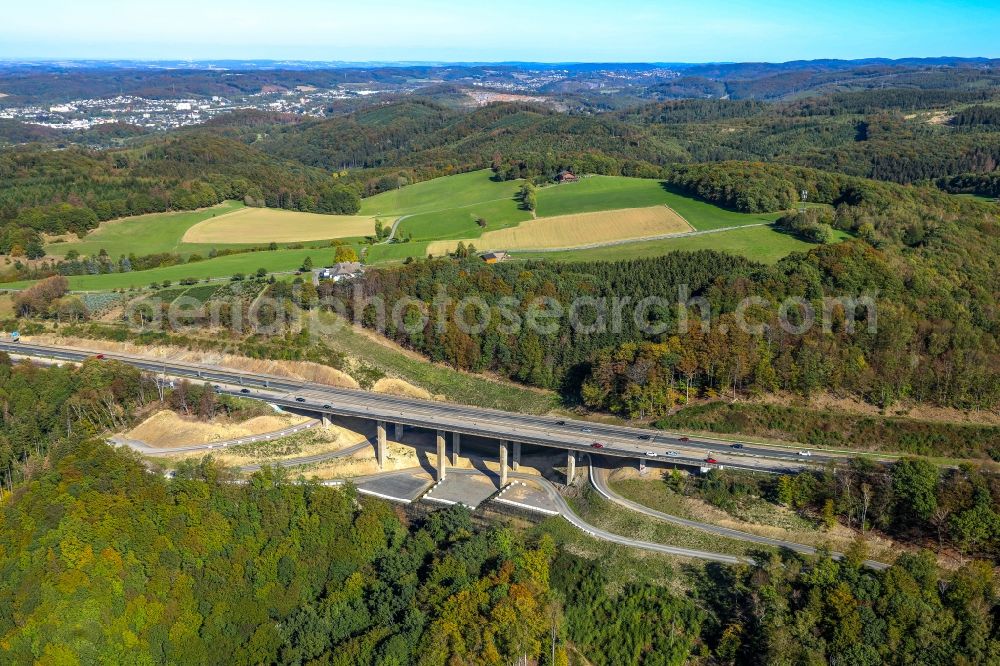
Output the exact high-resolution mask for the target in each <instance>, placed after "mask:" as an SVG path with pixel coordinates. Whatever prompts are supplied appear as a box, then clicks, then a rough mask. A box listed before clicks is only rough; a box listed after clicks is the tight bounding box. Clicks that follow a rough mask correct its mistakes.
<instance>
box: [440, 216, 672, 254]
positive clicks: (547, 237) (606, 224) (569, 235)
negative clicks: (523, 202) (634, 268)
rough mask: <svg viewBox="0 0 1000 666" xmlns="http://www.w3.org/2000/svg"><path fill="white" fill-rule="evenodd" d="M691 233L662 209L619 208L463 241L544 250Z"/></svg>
mask: <svg viewBox="0 0 1000 666" xmlns="http://www.w3.org/2000/svg"><path fill="white" fill-rule="evenodd" d="M689 231H692V228H691V225H690V224H688V223H687V222H686V221H685V220H684V218H682V217H681V216H680V215H678V214H677V213H675V212H674V211H673V210H671V209H670V208H667V207H666V206H650V207H648V208H621V209H618V210H606V211H598V212H594V213H578V214H575V215H557V216H555V217H540V218H537V219H534V220H528V221H527V222H522V223H521V224H519V225H518V226H516V227H510V228H508V229H497V230H496V231H487V232H486V233H484V234H483V235H482V236H481V237H479V238H474V239H471V240H466V241H464V242H465V243H466V244H468V243H472V244H474V245H475V246H476V248H478V249H480V250H545V249H552V248H573V247H581V246H586V245H598V244H601V243H611V242H614V241H621V240H633V239H639V238H650V237H655V236H664V235H667V234H682V233H687V232H689ZM458 243H459V241H457V240H453V241H435V242H433V243H431V244H430V245H429V246H428V247H427V252H428V253H429V254H433V255H441V254H444V253H446V252H451V251H453V250H454V249H455V247H456V246H457V245H458Z"/></svg>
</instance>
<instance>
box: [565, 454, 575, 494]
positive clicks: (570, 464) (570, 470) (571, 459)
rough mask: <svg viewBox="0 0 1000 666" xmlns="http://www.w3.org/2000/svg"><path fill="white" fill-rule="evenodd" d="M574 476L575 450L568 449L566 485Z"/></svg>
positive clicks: (571, 481) (569, 483)
mask: <svg viewBox="0 0 1000 666" xmlns="http://www.w3.org/2000/svg"><path fill="white" fill-rule="evenodd" d="M575 476H576V451H574V450H572V449H570V450H569V451H568V452H567V456H566V485H567V486H568V485H571V484H572V483H573V478H574V477H575Z"/></svg>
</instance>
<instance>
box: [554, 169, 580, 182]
mask: <svg viewBox="0 0 1000 666" xmlns="http://www.w3.org/2000/svg"><path fill="white" fill-rule="evenodd" d="M578 180H580V179H579V178H577V177H576V174H575V173H573V172H572V171H560V172H559V174H558V175H556V182H557V183H575V182H576V181H578Z"/></svg>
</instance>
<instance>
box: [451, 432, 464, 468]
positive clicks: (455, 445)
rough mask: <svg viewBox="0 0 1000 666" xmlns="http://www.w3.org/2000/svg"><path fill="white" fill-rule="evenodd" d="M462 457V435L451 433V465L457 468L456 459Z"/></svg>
mask: <svg viewBox="0 0 1000 666" xmlns="http://www.w3.org/2000/svg"><path fill="white" fill-rule="evenodd" d="M460 455H462V433H460V432H453V433H451V464H452V467H458V457H459V456H460Z"/></svg>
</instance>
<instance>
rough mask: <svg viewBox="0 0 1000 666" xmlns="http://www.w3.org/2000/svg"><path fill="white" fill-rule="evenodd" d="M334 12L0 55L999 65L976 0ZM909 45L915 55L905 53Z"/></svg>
mask: <svg viewBox="0 0 1000 666" xmlns="http://www.w3.org/2000/svg"><path fill="white" fill-rule="evenodd" d="M338 5H341V3H334V4H332V5H331V3H323V2H319V1H318V0H300V1H299V2H296V3H291V4H286V5H282V6H276V5H274V4H273V3H269V2H264V1H263V0H250V2H248V3H237V2H236V0H221V1H220V2H217V3H212V5H211V6H207V7H206V6H204V5H203V4H202V3H197V2H195V1H194V0H177V2H175V3H173V4H172V5H171V6H170V7H169V8H159V7H154V8H152V9H150V8H148V7H143V8H141V10H139V9H136V8H134V7H133V6H131V5H128V4H127V3H123V2H120V1H119V0H99V1H97V2H91V3H87V4H83V3H70V2H67V1H66V0H42V2H41V5H39V4H38V3H35V4H32V5H30V6H24V5H18V6H15V7H12V8H10V9H8V10H7V12H6V16H5V21H4V23H3V25H2V26H0V59H4V60H9V59H14V60H27V61H35V60H137V61H138V60H147V61H159V60H192V61H200V60H294V61H303V62H355V63H357V62H411V63H412V62H421V63H429V62H439V63H471V62H478V63H504V62H530V63H559V64H562V63H685V64H687V63H698V64H701V63H735V62H740V63H742V62H767V63H778V62H792V61H798V60H814V59H831V60H857V59H867V58H879V57H884V58H888V59H899V58H915V57H940V56H932V55H927V54H932V53H951V54H954V56H950V57H983V58H992V57H997V56H1000V50H998V47H997V45H996V40H995V37H994V35H995V32H996V27H997V26H1000V6H996V5H995V4H994V3H990V2H983V1H981V0H961V1H960V2H952V3H949V4H948V5H947V6H942V5H941V4H940V3H932V2H903V1H901V0H890V1H888V2H881V3H878V6H877V7H873V6H871V4H870V3H863V2H861V1H860V0H848V1H846V2H843V3H838V6H836V7H827V6H821V7H809V8H806V9H805V10H803V8H802V7H801V6H800V5H799V4H797V3H793V2H791V0H767V1H766V2H762V3H745V2H735V3H734V2H726V1H724V0H706V1H705V2H703V3H700V4H699V5H698V6H697V7H691V6H688V5H686V4H685V3H678V2H655V1H654V0H624V1H623V2H622V3H620V4H619V5H618V6H617V7H616V8H615V11H614V12H608V11H607V8H606V7H604V6H603V5H601V4H600V3H596V2H593V1H592V0H579V1H578V2H573V3H570V2H565V1H563V2H556V3H551V4H549V5H546V6H545V7H541V8H539V7H535V6H533V5H532V4H531V3H528V2H526V1H525V0H511V1H510V2H508V3H507V4H505V5H504V6H502V7H500V6H486V7H469V6H465V5H460V4H458V3H456V2H453V1H452V0H431V1H430V2H428V3H423V4H422V5H421V6H419V7H413V6H411V5H409V4H407V3H403V2H401V1H400V0H386V2H385V3H383V6H382V8H381V10H380V11H379V12H377V14H373V13H372V12H368V11H366V10H365V9H364V8H361V7H355V6H342V5H341V6H338ZM52 16H58V17H60V18H59V21H57V22H53V21H52V20H51V17H52ZM192 19H193V20H192ZM915 44H919V45H920V49H919V51H921V52H922V53H921V54H918V55H913V51H914V46H913V45H915ZM817 54H823V56H822V57H821V58H817V57H816V56H817Z"/></svg>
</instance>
